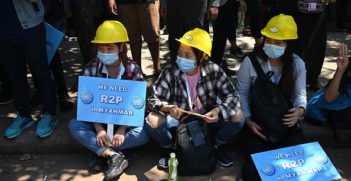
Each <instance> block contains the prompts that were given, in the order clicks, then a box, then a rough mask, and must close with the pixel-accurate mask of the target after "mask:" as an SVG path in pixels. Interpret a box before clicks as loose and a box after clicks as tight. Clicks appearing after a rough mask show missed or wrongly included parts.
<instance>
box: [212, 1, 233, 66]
mask: <svg viewBox="0 0 351 181" xmlns="http://www.w3.org/2000/svg"><path fill="white" fill-rule="evenodd" d="M236 19H237V4H236V2H235V1H233V0H229V1H228V2H227V3H226V4H225V5H223V6H221V7H219V14H218V17H217V19H216V21H215V22H214V26H213V43H212V52H211V55H212V57H211V60H212V61H213V62H214V63H216V64H218V65H220V64H221V63H222V59H223V54H224V50H225V47H226V42H227V38H228V37H229V35H230V33H231V31H234V33H235V29H236V26H235V25H234V24H235V22H236ZM232 38H233V37H232ZM222 68H224V69H226V67H222Z"/></svg>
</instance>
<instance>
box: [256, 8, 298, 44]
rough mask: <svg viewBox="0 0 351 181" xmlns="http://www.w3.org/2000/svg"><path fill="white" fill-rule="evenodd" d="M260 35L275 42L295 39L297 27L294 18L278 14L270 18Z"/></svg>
mask: <svg viewBox="0 0 351 181" xmlns="http://www.w3.org/2000/svg"><path fill="white" fill-rule="evenodd" d="M261 33H262V35H264V36H266V37H268V38H272V39H275V40H293V39H297V38H298V36H297V25H296V23H295V21H294V18H293V17H292V16H289V15H285V14H280V15H277V16H274V17H273V18H271V19H270V20H269V21H268V23H267V25H266V27H264V28H263V29H262V30H261Z"/></svg>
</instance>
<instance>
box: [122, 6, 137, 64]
mask: <svg viewBox="0 0 351 181" xmlns="http://www.w3.org/2000/svg"><path fill="white" fill-rule="evenodd" d="M117 7H118V12H119V17H120V19H121V21H122V23H123V25H124V26H125V27H126V29H127V32H128V38H129V44H130V50H131V53H132V57H133V60H134V61H135V63H137V64H138V65H139V67H140V68H141V48H142V37H141V29H140V23H139V17H138V11H137V10H138V9H137V5H136V4H119V5H118V6H117Z"/></svg>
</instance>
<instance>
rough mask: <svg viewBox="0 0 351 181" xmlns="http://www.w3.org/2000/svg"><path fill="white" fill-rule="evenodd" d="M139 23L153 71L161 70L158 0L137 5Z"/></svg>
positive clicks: (158, 71)
mask: <svg viewBox="0 0 351 181" xmlns="http://www.w3.org/2000/svg"><path fill="white" fill-rule="evenodd" d="M138 15H139V23H140V29H141V32H142V35H143V37H144V40H145V41H146V42H147V44H148V48H149V51H150V54H151V57H152V62H153V66H154V71H155V73H156V74H158V73H160V72H161V67H160V23H159V19H160V15H159V1H158V0H156V1H155V2H154V3H142V4H139V5H138Z"/></svg>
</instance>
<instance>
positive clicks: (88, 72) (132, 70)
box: [84, 58, 144, 81]
mask: <svg viewBox="0 0 351 181" xmlns="http://www.w3.org/2000/svg"><path fill="white" fill-rule="evenodd" d="M126 62H127V63H123V65H124V67H125V71H124V74H123V75H122V79H123V80H137V81H143V80H144V77H143V75H142V72H141V69H140V68H139V66H138V65H137V64H136V63H135V62H134V61H133V60H131V59H127V61H126ZM103 68H104V64H103V63H101V62H100V61H99V59H97V58H96V59H94V60H92V61H90V62H89V63H88V64H87V65H86V67H85V70H84V76H90V77H103V78H107V75H106V74H104V73H103V72H102V70H103Z"/></svg>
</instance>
